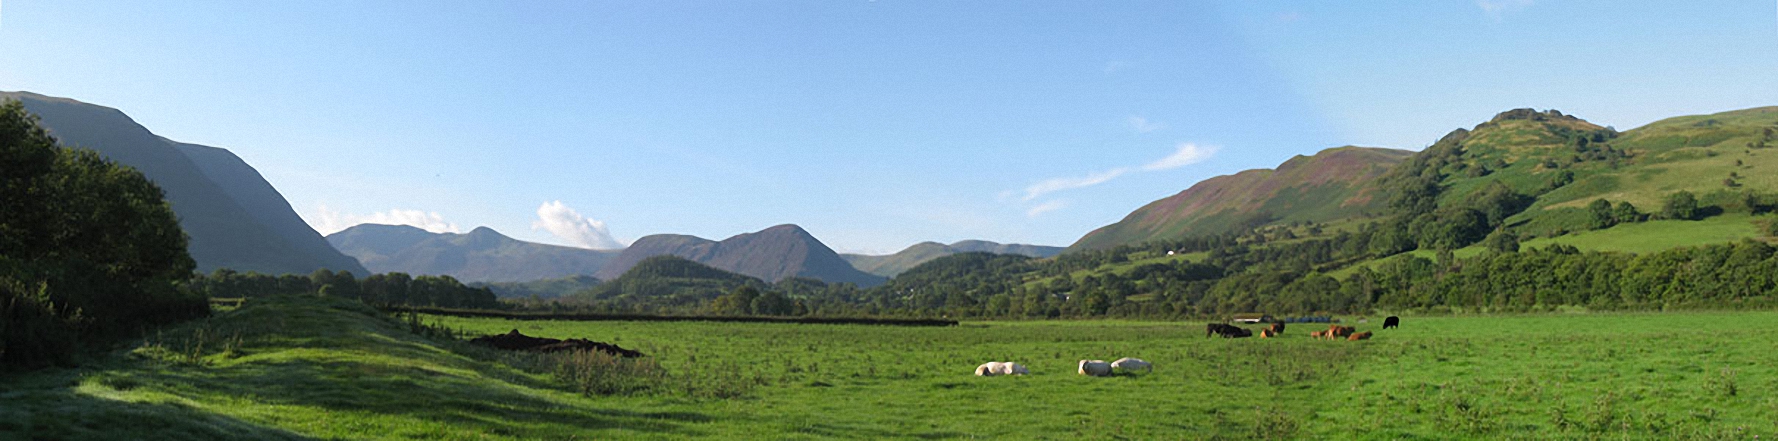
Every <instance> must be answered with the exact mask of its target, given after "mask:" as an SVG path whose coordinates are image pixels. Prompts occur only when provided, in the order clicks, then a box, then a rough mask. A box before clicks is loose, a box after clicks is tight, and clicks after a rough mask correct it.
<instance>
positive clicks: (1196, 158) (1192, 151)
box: [1142, 142, 1216, 171]
mask: <svg viewBox="0 0 1778 441" xmlns="http://www.w3.org/2000/svg"><path fill="white" fill-rule="evenodd" d="M1215 154H1216V147H1208V146H1199V145H1197V144H1192V143H1189V142H1182V143H1179V146H1177V147H1174V151H1173V154H1171V155H1167V157H1165V158H1161V159H1160V160H1158V161H1155V162H1150V163H1148V165H1144V166H1142V170H1143V171H1160V170H1172V169H1176V168H1180V167H1184V166H1188V165H1192V164H1196V163H1199V162H1204V160H1205V159H1210V156H1212V155H1215Z"/></svg>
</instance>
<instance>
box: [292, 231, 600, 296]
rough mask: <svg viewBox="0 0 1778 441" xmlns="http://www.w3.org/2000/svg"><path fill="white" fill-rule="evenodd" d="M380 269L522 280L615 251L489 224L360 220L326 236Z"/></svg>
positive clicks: (574, 269) (583, 270)
mask: <svg viewBox="0 0 1778 441" xmlns="http://www.w3.org/2000/svg"><path fill="white" fill-rule="evenodd" d="M327 241H328V242H329V243H332V244H333V246H335V247H338V248H339V249H340V251H342V252H345V253H346V254H349V255H352V256H353V257H356V258H358V259H359V260H360V261H362V262H364V266H366V267H369V268H370V269H371V270H372V271H376V272H379V273H387V272H401V273H408V274H413V275H420V274H429V275H447V276H451V277H455V278H457V280H461V281H464V282H523V281H532V280H542V279H557V278H563V277H571V276H584V275H591V274H593V273H596V272H598V271H599V269H601V268H603V267H604V266H605V263H606V262H607V261H610V260H611V258H612V257H615V256H616V255H617V252H616V251H601V250H588V249H581V248H573V247H564V246H557V245H546V244H540V243H533V242H526V241H522V240H518V239H513V238H511V237H507V236H506V235H504V234H500V232H498V231H494V229H492V228H488V227H477V228H476V229H474V230H471V231H470V232H468V233H464V234H456V233H433V232H430V231H426V230H422V229H419V228H415V227H411V226H407V225H379V224H362V225H356V226H353V227H352V228H347V229H345V230H341V231H340V232H337V233H333V234H330V235H328V236H327Z"/></svg>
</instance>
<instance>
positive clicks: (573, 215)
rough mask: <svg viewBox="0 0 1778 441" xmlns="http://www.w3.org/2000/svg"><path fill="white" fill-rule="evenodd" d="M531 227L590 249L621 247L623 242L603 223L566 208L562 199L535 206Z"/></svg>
mask: <svg viewBox="0 0 1778 441" xmlns="http://www.w3.org/2000/svg"><path fill="white" fill-rule="evenodd" d="M531 229H543V230H545V231H549V233H550V234H554V235H555V236H556V237H557V238H560V239H562V240H564V241H567V242H568V243H569V244H571V245H574V246H577V247H581V248H591V249H600V250H607V249H615V248H623V247H624V246H623V244H621V243H618V242H617V239H613V238H612V237H611V231H610V230H607V229H606V228H605V223H604V222H600V221H598V220H596V219H592V218H589V217H586V216H582V215H580V213H578V212H575V211H574V209H572V208H568V206H567V205H566V204H563V203H562V201H550V202H545V203H543V205H542V206H539V207H537V221H536V222H532V223H531Z"/></svg>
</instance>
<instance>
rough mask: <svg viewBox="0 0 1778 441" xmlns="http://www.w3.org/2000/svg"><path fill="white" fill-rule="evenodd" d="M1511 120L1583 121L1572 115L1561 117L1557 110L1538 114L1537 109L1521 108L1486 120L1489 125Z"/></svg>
mask: <svg viewBox="0 0 1778 441" xmlns="http://www.w3.org/2000/svg"><path fill="white" fill-rule="evenodd" d="M1511 120H1524V121H1549V120H1569V121H1584V120H1582V119H1580V118H1576V117H1574V116H1573V115H1563V114H1562V112H1561V111H1559V110H1556V109H1550V110H1545V111H1542V112H1539V111H1537V109H1532V108H1522V109H1512V110H1508V111H1505V112H1500V113H1499V114H1496V115H1494V118H1493V119H1490V120H1488V122H1491V123H1497V122H1501V121H1511Z"/></svg>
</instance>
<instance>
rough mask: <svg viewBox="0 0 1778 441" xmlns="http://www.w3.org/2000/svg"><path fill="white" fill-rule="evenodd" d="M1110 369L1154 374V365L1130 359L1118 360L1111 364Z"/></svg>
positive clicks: (1138, 359)
mask: <svg viewBox="0 0 1778 441" xmlns="http://www.w3.org/2000/svg"><path fill="white" fill-rule="evenodd" d="M1111 368H1112V369H1114V370H1119V371H1124V372H1135V371H1139V370H1140V371H1147V372H1154V365H1153V364H1150V363H1149V362H1148V361H1147V360H1143V359H1140V358H1130V357H1124V358H1119V359H1117V361H1113V362H1111Z"/></svg>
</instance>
